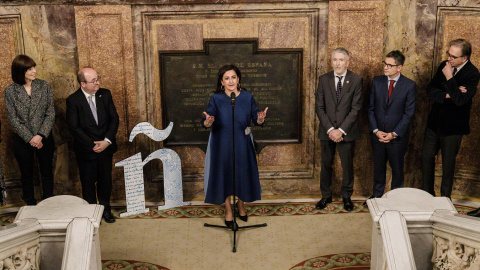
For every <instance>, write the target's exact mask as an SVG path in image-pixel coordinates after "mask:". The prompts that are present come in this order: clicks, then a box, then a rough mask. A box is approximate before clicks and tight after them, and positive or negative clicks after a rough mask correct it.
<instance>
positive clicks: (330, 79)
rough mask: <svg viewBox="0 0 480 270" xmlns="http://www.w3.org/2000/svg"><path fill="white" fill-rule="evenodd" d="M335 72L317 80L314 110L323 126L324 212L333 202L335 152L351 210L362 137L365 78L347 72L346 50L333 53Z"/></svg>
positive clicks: (319, 206)
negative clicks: (357, 145) (358, 142)
mask: <svg viewBox="0 0 480 270" xmlns="http://www.w3.org/2000/svg"><path fill="white" fill-rule="evenodd" d="M331 60H332V67H333V70H332V71H330V72H328V73H325V74H323V75H322V76H320V77H319V79H318V88H317V92H316V93H315V111H316V113H317V116H318V118H319V119H320V124H319V128H318V137H319V138H320V146H321V148H322V153H321V171H320V190H321V192H322V199H321V200H320V201H319V202H318V203H317V205H316V208H317V209H323V208H325V207H326V206H327V204H328V203H331V202H332V172H333V167H332V166H333V160H334V156H335V150H336V148H337V147H338V154H339V156H340V160H341V162H342V171H343V181H342V188H341V194H342V197H343V207H344V209H345V210H347V211H352V210H353V208H354V206H353V203H352V200H351V199H350V197H351V196H352V193H353V180H354V178H353V152H354V148H355V140H357V139H358V138H359V137H360V132H359V129H358V124H357V118H358V112H359V111H360V109H361V108H362V77H360V76H359V75H357V74H355V73H353V72H351V71H350V70H347V68H348V64H349V60H350V55H349V54H348V51H347V50H346V49H345V48H341V47H340V48H336V49H335V50H333V52H332V59H331Z"/></svg>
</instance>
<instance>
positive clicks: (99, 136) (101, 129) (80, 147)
mask: <svg viewBox="0 0 480 270" xmlns="http://www.w3.org/2000/svg"><path fill="white" fill-rule="evenodd" d="M95 104H96V107H97V116H98V125H97V123H96V122H95V118H93V113H92V110H91V109H90V106H89V105H88V101H87V99H86V97H85V95H84V94H83V92H82V89H78V90H77V91H76V92H75V93H73V94H71V95H70V96H69V97H68V98H67V125H68V129H69V130H70V133H72V135H73V137H74V139H75V142H74V151H75V155H77V158H81V159H94V158H96V157H97V156H98V153H95V152H94V151H93V147H94V146H95V144H94V141H102V140H104V139H105V138H108V139H109V140H110V141H111V142H112V144H111V145H109V146H108V147H107V148H106V149H105V150H104V151H103V152H102V153H105V154H111V155H113V153H115V152H116V151H117V140H116V138H115V136H116V134H117V130H118V125H119V119H118V114H117V109H116V108H115V105H114V104H113V99H112V94H111V93H110V90H108V89H105V88H100V89H99V90H98V91H97V93H95Z"/></svg>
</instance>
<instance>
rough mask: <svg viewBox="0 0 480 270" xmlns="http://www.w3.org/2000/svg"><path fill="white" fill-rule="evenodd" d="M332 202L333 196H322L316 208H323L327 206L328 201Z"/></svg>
mask: <svg viewBox="0 0 480 270" xmlns="http://www.w3.org/2000/svg"><path fill="white" fill-rule="evenodd" d="M331 202H332V197H328V198H322V199H321V200H320V201H318V203H317V205H316V206H315V208H317V209H323V208H325V207H327V203H331Z"/></svg>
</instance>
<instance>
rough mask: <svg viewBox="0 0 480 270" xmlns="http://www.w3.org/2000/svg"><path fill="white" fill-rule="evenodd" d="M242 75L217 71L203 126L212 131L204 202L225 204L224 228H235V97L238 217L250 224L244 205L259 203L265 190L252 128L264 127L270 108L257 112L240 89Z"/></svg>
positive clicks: (227, 69)
mask: <svg viewBox="0 0 480 270" xmlns="http://www.w3.org/2000/svg"><path fill="white" fill-rule="evenodd" d="M241 78H242V74H241V72H240V70H239V69H238V68H237V67H236V66H234V65H226V66H223V67H222V68H220V70H219V71H218V81H217V89H216V91H215V93H214V95H213V96H212V98H211V99H210V102H209V103H208V107H207V110H206V111H205V112H203V114H204V117H203V118H202V125H203V126H204V127H206V128H211V131H210V138H209V140H208V147H207V155H206V158H205V202H206V203H212V204H222V203H225V225H227V226H229V227H230V226H232V225H233V212H232V208H231V203H230V196H232V195H233V157H232V155H233V153H232V151H233V142H232V104H231V95H232V93H234V94H235V114H234V133H235V193H236V196H237V197H238V204H237V209H238V215H239V217H240V219H241V220H243V221H247V219H248V216H247V213H246V211H245V205H244V202H253V201H256V200H260V194H261V193H262V190H261V188H260V180H259V177H258V166H257V158H256V154H255V148H254V146H253V136H252V134H251V129H250V125H251V123H252V122H253V124H255V125H263V122H264V120H265V116H266V114H267V110H268V108H266V109H265V111H263V112H259V111H258V106H257V104H256V102H255V99H254V98H253V96H252V94H251V93H249V92H247V91H246V90H245V89H241V88H240V80H241Z"/></svg>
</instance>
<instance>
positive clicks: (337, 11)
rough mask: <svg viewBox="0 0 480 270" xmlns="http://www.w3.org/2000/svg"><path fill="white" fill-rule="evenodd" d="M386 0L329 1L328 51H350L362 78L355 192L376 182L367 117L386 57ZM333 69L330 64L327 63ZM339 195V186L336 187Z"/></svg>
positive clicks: (339, 175)
mask: <svg viewBox="0 0 480 270" xmlns="http://www.w3.org/2000/svg"><path fill="white" fill-rule="evenodd" d="M384 25H385V2H383V1H355V2H352V1H334V2H330V3H329V16H328V32H329V35H328V53H329V55H330V53H331V52H332V51H333V49H335V48H336V47H344V48H346V49H347V50H348V51H349V54H350V64H349V67H348V69H349V70H351V71H353V72H355V73H357V74H359V75H361V76H362V77H363V94H364V95H363V97H364V102H363V109H362V111H361V112H360V114H359V117H358V124H359V127H360V134H361V137H360V139H359V140H357V141H356V145H355V158H354V166H355V187H354V195H360V194H369V192H370V190H371V187H372V185H373V181H372V180H373V169H372V167H373V166H372V165H373V158H372V151H371V141H370V135H369V129H368V120H367V117H366V110H365V107H366V104H367V100H368V94H369V92H370V83H371V81H372V78H373V76H375V75H378V72H379V71H380V70H381V68H382V66H381V61H382V60H383V40H384V38H383V37H384V35H383V33H384ZM328 70H331V65H328ZM334 172H335V178H336V179H337V181H336V182H337V183H339V182H341V179H342V169H341V163H340V159H339V157H338V156H337V157H336V160H335V169H334ZM334 192H335V193H336V194H339V193H340V186H339V185H338V184H337V185H336V186H335V187H334Z"/></svg>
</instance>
